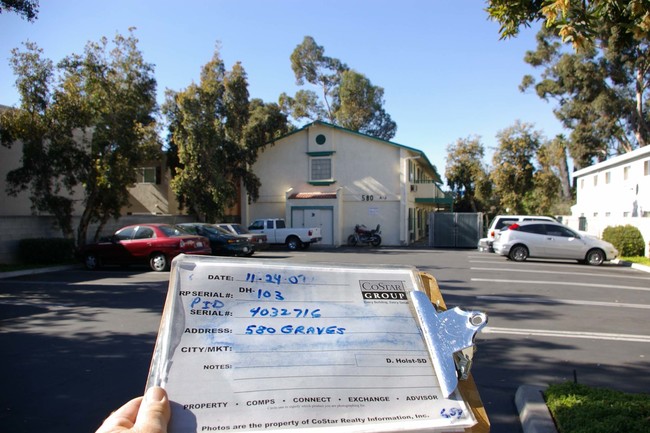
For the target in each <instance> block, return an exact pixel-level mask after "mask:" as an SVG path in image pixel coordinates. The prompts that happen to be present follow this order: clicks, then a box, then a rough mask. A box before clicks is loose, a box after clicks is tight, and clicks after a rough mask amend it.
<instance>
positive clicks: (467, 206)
mask: <svg viewBox="0 0 650 433" xmlns="http://www.w3.org/2000/svg"><path fill="white" fill-rule="evenodd" d="M484 156H485V149H484V147H483V144H482V143H481V141H480V139H479V138H478V137H473V138H465V139H458V140H457V141H456V143H455V144H450V145H449V146H447V166H446V167H445V177H446V178H447V185H449V188H450V189H451V191H452V192H453V193H454V196H455V200H454V209H455V210H457V211H460V212H479V211H482V210H483V205H482V203H481V200H480V199H479V197H481V196H482V188H484V185H483V183H484V182H485V181H486V180H488V176H487V172H486V169H485V167H484V166H483V163H482V160H483V157H484Z"/></svg>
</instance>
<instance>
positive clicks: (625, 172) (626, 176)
mask: <svg viewBox="0 0 650 433" xmlns="http://www.w3.org/2000/svg"><path fill="white" fill-rule="evenodd" d="M629 178H630V166H629V165H628V166H625V167H623V180H628V179H629Z"/></svg>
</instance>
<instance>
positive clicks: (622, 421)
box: [544, 382, 650, 433]
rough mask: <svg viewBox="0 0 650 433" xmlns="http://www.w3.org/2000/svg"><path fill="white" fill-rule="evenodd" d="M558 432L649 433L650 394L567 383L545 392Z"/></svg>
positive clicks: (550, 387) (551, 387)
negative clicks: (627, 392) (629, 392)
mask: <svg viewBox="0 0 650 433" xmlns="http://www.w3.org/2000/svg"><path fill="white" fill-rule="evenodd" d="M544 397H545V398H546V404H547V406H548V408H549V410H550V411H551V414H552V415H553V418H554V419H555V423H556V424H557V427H558V431H559V433H617V432H620V433H648V432H650V394H626V393H623V392H619V391H613V390H609V389H603V388H591V387H588V386H586V385H582V384H576V383H573V382H566V383H562V384H556V385H550V386H549V387H548V389H547V390H546V391H544Z"/></svg>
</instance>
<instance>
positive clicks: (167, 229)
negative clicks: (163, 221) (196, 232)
mask: <svg viewBox="0 0 650 433" xmlns="http://www.w3.org/2000/svg"><path fill="white" fill-rule="evenodd" d="M158 228H159V229H160V231H161V232H163V233H164V234H165V236H169V237H174V236H187V235H189V234H191V233H189V232H188V231H186V230H185V229H184V228H183V227H180V226H170V225H161V226H158Z"/></svg>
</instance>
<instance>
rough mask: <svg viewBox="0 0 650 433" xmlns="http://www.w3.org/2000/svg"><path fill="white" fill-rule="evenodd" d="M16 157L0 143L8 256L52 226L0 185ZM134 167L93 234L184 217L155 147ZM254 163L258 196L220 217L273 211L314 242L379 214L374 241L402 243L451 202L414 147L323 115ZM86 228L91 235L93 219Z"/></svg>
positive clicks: (1, 243)
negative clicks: (308, 230)
mask: <svg viewBox="0 0 650 433" xmlns="http://www.w3.org/2000/svg"><path fill="white" fill-rule="evenodd" d="M2 108H5V109H6V108H7V107H2ZM21 158H22V143H21V142H16V143H14V144H13V145H12V146H11V147H10V148H7V147H4V146H0V198H1V203H0V229H1V230H2V232H3V233H4V237H3V239H2V240H0V262H8V261H12V256H13V252H14V251H15V249H16V246H17V243H18V241H19V240H20V239H24V238H34V237H59V236H61V232H60V231H59V230H58V229H56V228H55V227H54V226H53V221H54V219H53V217H52V216H50V215H41V214H37V215H35V214H33V213H32V209H31V201H30V199H29V192H28V191H24V192H21V193H20V194H18V196H16V197H11V196H8V195H7V193H6V187H7V182H6V177H7V173H9V172H10V171H11V170H14V169H16V168H18V167H20V166H21ZM135 169H136V170H137V172H138V180H137V183H136V184H135V185H134V186H133V188H131V189H130V193H131V202H130V206H128V207H125V208H124V209H122V215H123V216H122V218H120V220H119V221H111V222H110V223H109V224H108V225H107V226H105V227H104V228H103V230H102V233H101V234H100V235H107V234H110V233H112V232H113V231H114V230H116V229H117V228H119V227H121V226H123V225H126V224H132V223H137V222H142V221H150V220H152V219H156V220H159V221H166V222H176V221H180V220H181V219H182V220H187V218H189V217H188V216H187V215H185V212H184V211H182V210H181V209H179V206H178V202H177V200H176V197H175V194H174V193H173V191H172V190H171V187H170V179H171V174H170V172H169V170H168V169H167V167H166V163H165V161H164V157H163V156H161V159H160V160H159V161H151V162H150V163H147V164H144V165H143V166H142V167H135ZM253 171H254V172H255V173H256V174H257V175H258V176H259V178H260V181H261V183H262V186H261V188H260V197H259V200H258V201H257V202H255V203H252V204H248V197H247V196H246V194H245V191H244V192H243V193H242V196H241V203H240V204H239V205H237V206H235V207H234V208H232V209H230V210H229V211H228V212H227V215H228V216H227V217H226V218H225V219H226V220H228V221H234V222H241V223H243V224H248V223H250V222H252V221H253V220H254V219H256V218H270V217H275V218H285V219H286V220H287V221H288V223H289V224H290V225H293V226H297V227H306V226H319V227H321V229H322V233H323V235H324V239H323V242H322V244H323V245H330V246H338V245H343V244H345V243H346V239H347V236H348V235H349V234H351V233H352V232H353V229H354V226H355V224H365V225H366V226H367V227H371V228H374V227H375V226H376V225H378V224H380V225H381V229H382V238H383V245H408V244H411V243H412V242H414V241H416V240H418V239H422V238H424V237H425V236H426V234H427V221H428V215H429V214H430V213H431V212H435V211H437V210H449V208H450V206H451V199H450V198H448V197H446V196H445V195H444V194H443V193H442V191H441V190H440V188H439V186H438V184H439V183H440V179H439V177H438V175H437V173H436V170H435V167H433V166H432V165H431V163H430V162H429V160H428V159H427V157H426V155H425V154H424V153H423V152H421V151H419V150H417V149H413V148H409V147H406V146H402V145H399V144H396V143H392V142H389V141H384V140H380V139H377V138H374V137H371V136H367V135H364V134H360V133H357V132H354V131H350V130H346V129H343V128H340V127H336V126H333V125H330V124H327V123H323V122H314V123H311V124H309V125H306V126H305V127H303V128H301V129H299V130H297V131H295V132H293V133H291V134H289V135H287V136H285V137H282V138H281V139H278V140H277V141H276V142H275V143H272V144H269V145H267V146H266V147H265V148H264V150H263V151H262V152H260V154H259V158H258V161H257V163H256V164H255V165H254V166H253ZM242 190H243V188H242ZM74 198H75V199H77V203H78V204H77V205H76V206H75V211H74V221H73V227H75V226H76V224H77V221H76V220H77V218H78V217H79V215H80V214H81V210H82V209H81V204H82V203H81V202H82V200H83V193H82V191H81V190H78V191H77V192H76V193H75V194H74ZM88 235H89V237H90V238H92V236H93V235H94V231H93V228H92V227H91V230H89V233H88Z"/></svg>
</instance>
